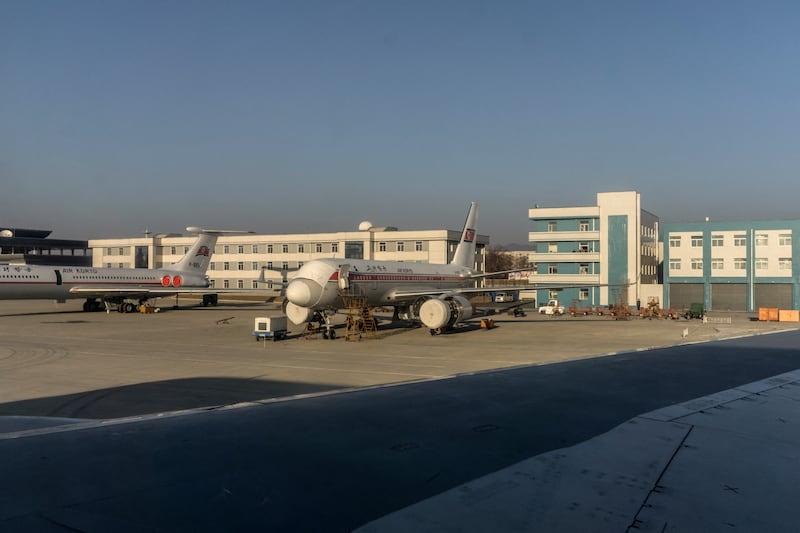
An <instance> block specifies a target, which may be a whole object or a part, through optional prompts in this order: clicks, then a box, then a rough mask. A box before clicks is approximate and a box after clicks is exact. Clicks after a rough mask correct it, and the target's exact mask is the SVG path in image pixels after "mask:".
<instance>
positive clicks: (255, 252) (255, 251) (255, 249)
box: [252, 244, 258, 254]
mask: <svg viewBox="0 0 800 533" xmlns="http://www.w3.org/2000/svg"><path fill="white" fill-rule="evenodd" d="M252 252H253V253H254V254H257V253H258V245H257V244H254V245H253V248H252Z"/></svg>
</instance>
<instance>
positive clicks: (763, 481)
mask: <svg viewBox="0 0 800 533" xmlns="http://www.w3.org/2000/svg"><path fill="white" fill-rule="evenodd" d="M798 472H800V371H793V372H789V373H786V374H781V375H779V376H774V377H772V378H769V379H765V380H761V381H757V382H754V383H750V384H746V385H743V386H741V387H736V388H733V389H729V390H726V391H722V392H720V393H717V394H712V395H709V396H705V397H702V398H698V399H694V400H690V401H688V402H684V403H680V404H676V405H673V406H669V407H665V408H663V409H658V410H655V411H651V412H649V413H645V414H642V415H640V416H637V417H635V418H632V419H631V420H629V421H627V422H625V423H624V424H621V425H620V426H618V427H616V428H614V429H613V430H611V431H609V432H607V433H605V434H603V435H600V436H597V437H595V438H593V439H590V440H588V441H586V442H583V443H581V444H578V445H576V446H572V447H569V448H564V449H559V450H555V451H552V452H548V453H544V454H541V455H538V456H536V457H533V458H531V459H527V460H525V461H521V462H519V463H517V464H515V465H512V466H510V467H508V468H505V469H502V470H499V471H497V472H493V473H492V474H489V475H487V476H483V477H481V478H479V479H476V480H473V481H470V482H469V483H465V484H463V485H460V486H458V487H456V488H453V489H450V490H449V491H447V492H444V493H442V494H439V495H437V496H435V497H433V498H429V499H427V500H425V501H423V502H420V503H417V504H415V505H413V506H410V507H408V508H406V509H403V510H400V511H397V512H395V513H392V514H390V515H388V516H386V517H384V518H381V519H379V520H376V521H374V522H372V523H370V524H368V525H367V526H364V527H362V528H359V529H358V531H359V532H360V533H372V532H400V531H403V532H405V531H505V532H510V533H511V532H514V533H515V532H529V531H576V532H578V531H616V532H621V531H643V532H654V533H657V532H660V533H664V532H680V531H697V532H730V531H750V532H780V531H785V532H793V531H797V530H798V521H799V520H800V510H798V506H797V494H798V493H800V476H798Z"/></svg>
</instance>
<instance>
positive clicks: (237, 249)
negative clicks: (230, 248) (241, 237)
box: [236, 244, 244, 254]
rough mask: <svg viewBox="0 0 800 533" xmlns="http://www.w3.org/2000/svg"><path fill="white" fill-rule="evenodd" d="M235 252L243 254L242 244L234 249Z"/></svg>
mask: <svg viewBox="0 0 800 533" xmlns="http://www.w3.org/2000/svg"><path fill="white" fill-rule="evenodd" d="M236 252H237V253H240V254H243V253H244V244H240V245H239V246H237V247H236Z"/></svg>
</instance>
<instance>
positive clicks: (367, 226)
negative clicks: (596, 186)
mask: <svg viewBox="0 0 800 533" xmlns="http://www.w3.org/2000/svg"><path fill="white" fill-rule="evenodd" d="M370 229H372V222H370V221H369V220H365V221H363V222H362V223H361V224H359V225H358V231H369V230H370Z"/></svg>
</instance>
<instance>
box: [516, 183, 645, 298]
mask: <svg viewBox="0 0 800 533" xmlns="http://www.w3.org/2000/svg"><path fill="white" fill-rule="evenodd" d="M528 218H529V219H530V220H531V222H532V223H533V231H531V232H530V233H529V234H528V241H529V242H530V243H531V244H532V245H533V247H534V248H535V249H534V251H532V252H529V254H528V261H529V263H530V264H532V265H533V270H532V271H531V272H530V273H529V274H528V282H529V283H532V284H540V285H543V286H546V287H553V288H542V289H537V290H536V301H537V302H545V301H547V300H548V299H552V298H557V299H558V300H559V301H560V302H561V303H562V304H563V305H570V304H573V303H574V304H576V305H580V306H586V307H588V306H598V305H609V304H614V303H622V304H625V305H635V304H636V303H637V302H638V301H640V300H642V301H643V299H644V295H645V294H650V293H653V292H654V291H655V292H658V289H657V288H658V281H659V253H658V236H659V219H658V217H656V216H655V215H653V214H651V213H649V212H647V211H645V210H643V209H642V207H641V198H640V195H639V193H638V192H635V191H625V192H607V193H598V194H597V205H594V206H584V207H539V206H536V207H534V208H532V209H530V210H529V212H528ZM582 283H586V285H585V286H581V284H582ZM559 286H568V288H559ZM647 287H650V288H651V289H653V290H651V291H649V292H648V291H647V290H646V288H647Z"/></svg>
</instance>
